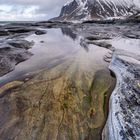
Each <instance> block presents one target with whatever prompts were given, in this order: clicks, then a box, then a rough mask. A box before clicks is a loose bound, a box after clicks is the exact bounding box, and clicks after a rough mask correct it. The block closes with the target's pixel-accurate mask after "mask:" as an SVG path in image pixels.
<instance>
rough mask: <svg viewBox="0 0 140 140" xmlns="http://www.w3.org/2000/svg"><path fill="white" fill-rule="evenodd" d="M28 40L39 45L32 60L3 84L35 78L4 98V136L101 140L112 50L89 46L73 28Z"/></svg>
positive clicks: (0, 133)
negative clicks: (109, 54) (109, 58)
mask: <svg viewBox="0 0 140 140" xmlns="http://www.w3.org/2000/svg"><path fill="white" fill-rule="evenodd" d="M26 39H27V40H29V41H34V42H35V44H34V46H33V47H32V48H31V49H30V50H29V51H30V52H32V53H33V56H32V57H31V58H30V59H28V60H27V61H24V62H22V63H20V64H18V65H17V66H16V68H15V70H14V71H12V72H10V73H8V74H7V75H5V76H3V77H1V78H0V81H1V82H0V85H1V86H2V85H4V84H6V83H9V82H11V81H14V80H17V81H18V80H21V79H23V78H26V79H28V77H30V75H33V76H32V78H31V79H30V78H29V79H28V80H25V81H24V82H23V84H21V83H20V85H19V86H16V88H12V89H10V90H8V95H7V94H6V96H4V95H3V98H1V100H0V110H1V114H3V115H2V116H1V117H0V122H1V123H0V124H1V127H2V128H3V129H2V130H0V136H1V138H2V139H8V138H13V136H14V138H16V139H17V140H18V139H20V140H25V139H36V140H46V139H47V140H92V139H95V140H100V138H101V131H102V128H103V126H104V123H105V121H106V117H107V108H108V98H109V95H110V93H111V92H112V90H113V87H114V83H115V80H114V78H113V77H111V76H110V72H109V70H108V63H106V62H105V61H104V59H103V58H104V56H105V55H106V54H107V53H109V50H107V49H105V48H100V47H98V46H96V45H87V44H85V42H84V38H83V37H82V36H80V35H76V34H74V33H73V32H71V31H70V30H69V29H48V30H47V34H45V35H40V36H37V35H35V34H33V35H31V36H29V37H27V38H26ZM13 84H14V83H13ZM11 85H12V83H11ZM11 85H10V86H11ZM6 86H8V84H6V85H5V87H6ZM2 88H3V87H2Z"/></svg>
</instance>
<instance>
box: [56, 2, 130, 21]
mask: <svg viewBox="0 0 140 140" xmlns="http://www.w3.org/2000/svg"><path fill="white" fill-rule="evenodd" d="M129 7H130V5H129V4H128V3H126V1H124V0H121V1H120V2H119V3H118V2H114V1H113V0H109V1H106V0H73V1H72V2H70V3H68V4H66V5H64V6H63V7H62V10H61V13H60V16H59V17H58V18H56V19H63V20H78V19H103V18H107V17H118V16H126V15H129V14H130V8H129Z"/></svg>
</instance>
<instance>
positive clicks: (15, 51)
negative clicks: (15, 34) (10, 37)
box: [0, 41, 32, 76]
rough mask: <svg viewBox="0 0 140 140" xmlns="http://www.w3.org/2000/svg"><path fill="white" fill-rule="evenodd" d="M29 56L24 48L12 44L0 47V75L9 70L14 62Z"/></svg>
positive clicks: (13, 66)
mask: <svg viewBox="0 0 140 140" xmlns="http://www.w3.org/2000/svg"><path fill="white" fill-rule="evenodd" d="M25 42H26V41H25ZM31 56H32V54H31V53H30V52H28V51H27V50H26V49H24V48H20V49H19V48H14V47H12V46H8V47H4V48H0V76H3V75H4V74H6V73H8V72H10V71H11V70H13V69H14V68H15V65H16V64H18V63H19V62H22V61H25V60H27V59H29V58H30V57H31Z"/></svg>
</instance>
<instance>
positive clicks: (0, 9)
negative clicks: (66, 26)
mask: <svg viewBox="0 0 140 140" xmlns="http://www.w3.org/2000/svg"><path fill="white" fill-rule="evenodd" d="M67 1H69V0H0V21H7V20H10V21H12V20H17V21H21V20H25V21H27V20H46V19H49V18H51V17H54V16H57V15H59V13H60V10H61V7H62V6H63V5H64V4H65V3H66V2H67Z"/></svg>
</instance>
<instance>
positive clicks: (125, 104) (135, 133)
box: [102, 52, 140, 140]
mask: <svg viewBox="0 0 140 140" xmlns="http://www.w3.org/2000/svg"><path fill="white" fill-rule="evenodd" d="M139 58H140V57H139ZM109 68H110V70H111V71H112V72H114V73H115V75H116V78H117V85H116V88H115V90H114V91H113V93H112V95H111V97H110V104H109V116H108V120H107V123H106V125H105V128H104V131H103V136H102V139H103V140H132V139H133V140H138V139H140V133H139V132H140V116H139V113H140V99H139V97H140V61H139V60H137V59H135V58H134V56H132V55H129V56H126V55H125V54H120V53H118V52H117V53H114V55H113V59H112V61H111V64H110V67H109Z"/></svg>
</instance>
